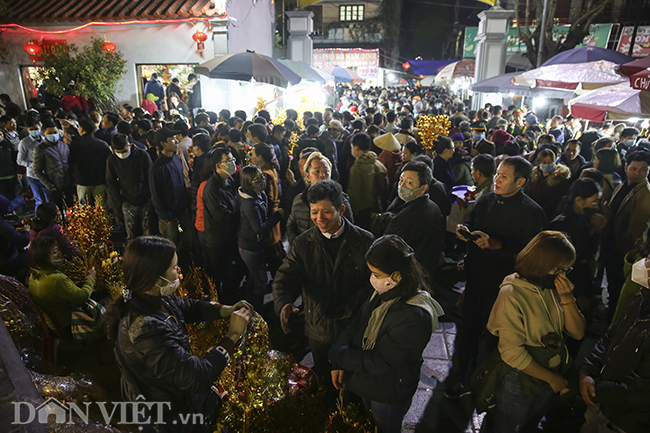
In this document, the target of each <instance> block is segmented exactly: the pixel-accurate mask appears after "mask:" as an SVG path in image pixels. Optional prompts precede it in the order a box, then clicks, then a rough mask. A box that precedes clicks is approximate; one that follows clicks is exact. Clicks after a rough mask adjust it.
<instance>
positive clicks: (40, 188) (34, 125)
mask: <svg viewBox="0 0 650 433" xmlns="http://www.w3.org/2000/svg"><path fill="white" fill-rule="evenodd" d="M26 123H27V125H26V126H27V132H28V134H29V135H28V136H27V137H25V138H23V139H22V140H20V144H19V145H18V156H17V158H16V162H17V163H18V165H20V166H22V167H25V168H26V169H27V181H28V182H29V187H30V188H31V190H32V194H33V195H34V204H35V209H38V206H40V205H41V203H46V202H47V200H48V198H47V189H46V188H45V186H44V185H43V184H42V183H41V181H40V180H38V178H37V177H36V173H35V172H34V167H33V162H34V149H36V146H38V145H39V144H40V143H42V142H43V136H42V135H41V122H40V121H39V120H38V118H34V117H33V118H28V119H27V122H26Z"/></svg>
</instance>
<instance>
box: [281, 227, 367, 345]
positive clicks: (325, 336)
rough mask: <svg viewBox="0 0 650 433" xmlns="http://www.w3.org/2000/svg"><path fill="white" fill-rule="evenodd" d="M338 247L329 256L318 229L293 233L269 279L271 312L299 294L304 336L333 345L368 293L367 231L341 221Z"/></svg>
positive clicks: (324, 240) (325, 240)
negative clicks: (282, 257)
mask: <svg viewBox="0 0 650 433" xmlns="http://www.w3.org/2000/svg"><path fill="white" fill-rule="evenodd" d="M344 220H345V230H344V232H343V234H342V235H341V246H340V248H339V251H338V254H337V255H336V260H332V259H331V257H330V254H329V253H328V251H327V249H326V247H325V242H328V239H327V238H325V236H323V235H322V234H321V232H320V230H319V228H318V227H316V226H313V227H312V228H310V229H309V230H307V231H306V232H304V233H302V234H301V235H300V236H298V237H297V238H296V239H295V240H294V242H293V245H292V246H291V250H290V251H289V254H288V255H287V258H286V259H285V260H284V263H282V266H280V268H279V269H278V271H277V273H276V274H275V279H274V280H273V302H274V304H275V312H276V313H277V314H278V316H279V315H280V312H281V311H282V307H284V306H285V305H286V304H290V303H293V302H294V301H295V300H296V298H298V296H300V295H301V294H302V303H303V306H304V310H305V334H306V335H307V337H308V338H311V339H313V340H317V341H321V342H326V343H329V344H334V342H335V341H336V339H337V338H338V336H339V334H341V332H342V331H343V329H345V327H346V326H347V325H348V324H349V323H350V317H353V315H354V314H355V313H356V311H357V310H358V309H359V306H360V305H361V304H362V302H363V301H364V300H365V299H366V298H367V297H368V295H369V294H370V291H371V286H370V271H369V270H368V267H367V266H366V259H365V254H366V252H367V251H368V249H369V248H370V245H371V244H372V241H373V240H374V238H373V236H372V234H371V233H369V232H367V231H365V230H363V229H361V228H359V227H357V226H355V225H353V224H352V223H350V221H348V220H347V219H345V218H344Z"/></svg>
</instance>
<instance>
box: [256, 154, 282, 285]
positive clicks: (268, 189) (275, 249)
mask: <svg viewBox="0 0 650 433" xmlns="http://www.w3.org/2000/svg"><path fill="white" fill-rule="evenodd" d="M251 162H252V163H253V164H255V165H257V166H258V167H259V168H260V169H261V170H262V174H264V178H265V179H266V180H265V182H266V186H265V188H264V192H265V193H266V197H267V199H268V211H269V215H272V214H273V213H275V212H277V211H279V210H280V184H279V178H278V173H279V172H280V166H279V165H278V161H277V160H276V159H275V155H274V154H273V150H272V149H271V147H270V146H269V145H268V144H266V143H258V144H256V145H255V147H253V150H252V152H251ZM271 234H272V238H271V241H270V242H269V244H268V246H267V247H266V257H267V260H268V262H269V267H270V268H271V274H272V275H274V274H275V271H277V269H278V268H279V267H280V265H281V264H282V260H283V259H284V256H285V253H284V247H283V246H282V242H281V237H282V233H281V230H280V222H279V221H278V223H277V224H275V225H274V226H272V229H271Z"/></svg>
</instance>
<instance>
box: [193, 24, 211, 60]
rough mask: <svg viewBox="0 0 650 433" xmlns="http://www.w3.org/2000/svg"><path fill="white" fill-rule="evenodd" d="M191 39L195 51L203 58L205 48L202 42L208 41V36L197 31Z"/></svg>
mask: <svg viewBox="0 0 650 433" xmlns="http://www.w3.org/2000/svg"><path fill="white" fill-rule="evenodd" d="M192 39H194V42H196V49H197V50H199V54H201V56H203V49H204V48H205V44H204V42H205V41H207V40H208V35H206V34H205V33H203V32H202V31H200V30H197V31H196V33H194V34H193V35H192Z"/></svg>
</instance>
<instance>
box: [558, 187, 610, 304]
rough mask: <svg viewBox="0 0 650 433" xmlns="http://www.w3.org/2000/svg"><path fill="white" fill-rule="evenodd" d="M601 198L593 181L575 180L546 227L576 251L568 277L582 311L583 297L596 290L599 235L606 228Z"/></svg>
mask: <svg viewBox="0 0 650 433" xmlns="http://www.w3.org/2000/svg"><path fill="white" fill-rule="evenodd" d="M601 198H602V189H601V188H600V185H598V183H597V182H596V181H595V180H593V179H589V178H583V179H578V180H576V181H575V182H574V183H573V185H571V188H570V189H569V192H568V193H567V195H566V196H565V197H564V200H563V202H562V205H561V208H560V215H558V216H557V217H556V218H555V219H554V220H553V221H552V222H551V224H550V228H551V230H557V231H561V232H562V233H565V234H566V235H567V236H568V237H569V239H571V243H572V244H573V246H574V247H575V249H576V262H575V264H574V265H573V271H572V272H571V274H569V275H568V278H569V280H571V282H572V283H573V285H574V286H575V289H574V291H573V294H574V296H575V297H576V299H578V306H580V308H581V309H582V310H583V311H584V310H585V309H586V308H587V307H588V300H587V295H590V294H591V293H592V291H593V290H594V289H596V287H595V285H594V282H595V278H596V272H597V270H598V257H599V255H600V241H601V232H602V231H603V229H604V228H605V226H606V225H607V219H606V218H605V215H604V214H603V213H602V212H601V210H600V206H601Z"/></svg>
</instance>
